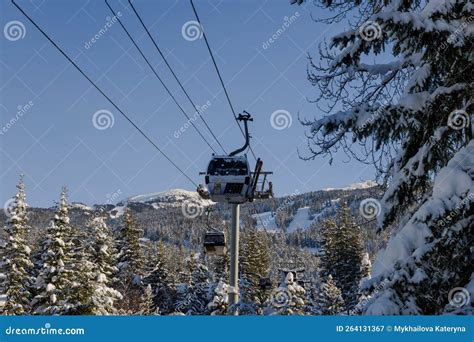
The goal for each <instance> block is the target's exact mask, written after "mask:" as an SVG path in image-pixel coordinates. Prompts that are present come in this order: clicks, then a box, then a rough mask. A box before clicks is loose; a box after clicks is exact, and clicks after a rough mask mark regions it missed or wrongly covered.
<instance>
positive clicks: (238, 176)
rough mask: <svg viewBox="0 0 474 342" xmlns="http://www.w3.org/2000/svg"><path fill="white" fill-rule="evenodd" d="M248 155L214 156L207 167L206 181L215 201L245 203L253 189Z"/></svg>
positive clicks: (211, 197) (211, 196)
mask: <svg viewBox="0 0 474 342" xmlns="http://www.w3.org/2000/svg"><path fill="white" fill-rule="evenodd" d="M251 177H252V175H251V171H250V166H249V163H248V160H247V156H245V155H243V156H214V157H213V158H212V159H211V161H210V162H209V165H208V167H207V172H206V177H205V183H206V186H207V189H208V191H209V195H210V199H211V200H212V201H214V202H226V203H244V202H246V201H247V199H248V196H249V193H250V190H251V184H250V182H251Z"/></svg>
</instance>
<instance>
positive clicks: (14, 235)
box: [2, 176, 33, 315]
mask: <svg viewBox="0 0 474 342" xmlns="http://www.w3.org/2000/svg"><path fill="white" fill-rule="evenodd" d="M17 189H18V192H17V194H16V196H15V200H14V202H13V204H12V205H11V206H10V207H9V216H10V217H9V218H8V220H7V226H6V233H7V238H6V241H5V243H6V244H5V250H4V253H3V260H2V272H4V273H5V275H6V278H5V291H6V303H5V306H4V307H3V312H2V313H3V314H4V315H24V314H28V313H29V312H30V301H31V292H30V286H31V284H32V281H33V279H32V277H31V270H32V268H33V263H32V262H31V258H30V253H31V249H30V247H29V246H28V244H27V242H26V240H25V237H26V235H27V232H28V218H27V212H26V210H27V204H26V194H25V183H24V181H23V176H21V177H20V181H19V183H18V185H17Z"/></svg>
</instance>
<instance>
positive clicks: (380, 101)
mask: <svg viewBox="0 0 474 342" xmlns="http://www.w3.org/2000/svg"><path fill="white" fill-rule="evenodd" d="M320 3H321V4H322V5H324V6H325V7H328V8H329V9H331V10H334V11H336V12H339V14H337V15H336V16H334V17H333V18H332V19H327V20H325V22H329V23H332V22H334V21H339V20H342V19H344V18H345V17H346V16H348V15H350V13H351V10H352V12H356V14H358V16H357V17H353V19H355V20H351V21H350V23H348V24H349V25H350V29H349V30H347V31H346V32H343V33H341V34H338V35H336V36H334V37H333V39H332V41H331V44H330V45H329V46H324V47H323V48H322V49H321V51H320V56H321V59H322V62H321V63H316V62H315V61H314V60H312V59H310V68H309V72H308V77H309V80H310V81H311V82H312V83H313V85H315V86H317V87H318V88H319V91H320V92H319V97H318V98H316V101H315V102H320V100H321V102H323V101H324V102H325V103H329V106H328V108H327V110H326V113H327V114H330V115H327V116H324V117H323V118H319V119H316V120H313V121H306V120H305V121H304V122H303V123H304V124H305V125H306V126H308V127H309V128H310V134H309V143H310V145H311V146H310V155H309V156H307V159H314V158H315V157H317V156H320V155H322V156H325V155H329V156H331V155H332V153H334V152H335V151H337V150H338V149H343V150H344V151H345V152H346V153H349V154H350V155H351V156H353V157H356V158H358V159H359V160H362V161H365V162H368V163H372V164H374V165H375V166H376V167H377V170H378V172H379V175H380V176H381V178H382V179H383V180H384V181H386V182H387V183H388V189H387V190H386V191H385V194H384V196H383V198H382V201H381V203H380V207H381V210H380V211H379V213H378V214H379V215H378V222H379V224H380V227H381V228H382V229H383V228H389V227H390V228H392V229H393V230H392V234H393V237H392V238H391V242H389V245H388V247H387V249H385V250H384V251H382V252H381V253H380V254H379V255H378V257H377V260H376V262H375V264H374V267H373V278H372V281H371V282H370V283H369V284H367V286H371V285H373V284H375V283H376V282H381V281H383V279H384V278H387V277H389V278H390V279H392V280H393V281H392V282H391V284H389V285H387V286H388V287H387V288H386V289H385V291H382V292H381V293H379V294H378V295H377V296H376V297H377V298H375V299H374V300H373V301H372V302H371V304H370V305H369V310H368V312H369V313H372V314H377V313H384V314H402V313H405V314H406V313H420V314H433V313H438V312H441V311H442V310H443V308H444V306H445V305H446V304H448V302H449V299H448V298H449V290H448V289H453V288H456V287H465V286H468V285H469V284H471V281H472V274H473V272H472V269H471V264H472V260H467V259H465V257H463V255H464V256H465V255H468V254H469V252H467V250H466V241H472V235H473V232H472V226H473V225H472V216H473V214H472V202H473V199H472V196H471V194H472V192H473V182H472V168H473V163H472V159H469V158H470V157H469V152H471V151H472V148H471V145H472V139H473V124H472V113H473V109H474V101H472V94H473V92H474V91H473V90H474V82H473V77H474V74H473V73H472V72H466V71H467V70H472V69H473V67H474V63H473V58H472V50H473V40H472V32H473V30H472V25H473V22H472V11H473V5H472V1H465V0H453V1H435V0H432V1H417V0H407V1H378V0H362V1H357V2H354V1H351V0H346V1H337V2H336V1H327V0H320ZM389 49H390V52H391V54H388V53H387V50H389ZM387 59H389V60H388V61H387ZM382 60H383V61H382ZM334 110H336V111H337V112H335V113H334V112H333V111H334ZM360 144H361V145H363V147H365V148H363V149H362V151H366V152H367V153H366V154H364V153H362V154H361V153H358V150H356V149H354V148H351V146H358V145H360ZM463 147H464V148H463ZM461 155H463V156H465V158H467V159H468V161H469V162H470V164H469V163H467V162H466V161H463V160H462V159H461V157H460V156H461ZM446 170H449V173H448V171H446ZM442 173H443V174H444V176H445V177H444V178H441V177H440V175H441V174H442ZM442 179H444V181H443V180H442ZM453 211H456V214H455V215H452V213H453ZM451 216H454V219H453V218H451ZM446 218H451V219H449V220H447V219H446ZM438 221H439V222H444V226H443V227H440V226H439V224H438ZM415 227H416V228H415ZM448 236H449V241H446V239H448ZM397 240H398V242H396V241H397ZM401 241H403V245H401V244H402V243H401ZM447 242H449V243H448V245H449V247H447V246H446V243H447ZM428 246H429V247H428ZM397 248H398V250H397ZM428 256H429V257H430V258H429V259H428ZM435 260H436V261H437V262H436V263H435V264H433V262H434V261H435ZM441 260H449V262H446V263H442V262H440V261H441ZM452 260H459V261H460V262H459V263H454V262H452ZM383 264H384V265H389V266H388V267H385V266H383ZM428 265H431V266H433V267H431V268H430V267H428ZM400 274H404V276H403V277H401V278H400V277H399V276H400ZM439 274H444V275H447V276H446V277H445V278H443V279H439V277H438V276H437V275H439ZM397 277H398V278H397ZM395 279H398V280H397V281H395ZM471 297H472V296H471Z"/></svg>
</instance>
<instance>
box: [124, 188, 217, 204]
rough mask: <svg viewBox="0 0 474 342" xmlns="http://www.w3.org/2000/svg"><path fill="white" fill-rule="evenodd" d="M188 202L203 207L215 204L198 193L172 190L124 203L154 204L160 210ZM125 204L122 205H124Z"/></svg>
mask: <svg viewBox="0 0 474 342" xmlns="http://www.w3.org/2000/svg"><path fill="white" fill-rule="evenodd" d="M186 201H187V202H192V203H193V204H196V205H201V206H203V207H207V206H209V205H212V204H214V202H212V201H210V200H205V199H202V198H201V196H199V194H198V193H197V192H196V191H188V190H183V189H171V190H168V191H161V192H155V193H150V194H144V195H137V196H132V197H129V198H128V199H126V200H125V201H124V202H125V203H146V204H154V205H153V206H154V207H155V208H158V207H163V206H181V204H182V203H183V202H186ZM125 203H122V205H123V204H125ZM119 205H120V203H119Z"/></svg>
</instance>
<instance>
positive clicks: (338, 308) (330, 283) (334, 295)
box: [315, 275, 346, 315]
mask: <svg viewBox="0 0 474 342" xmlns="http://www.w3.org/2000/svg"><path fill="white" fill-rule="evenodd" d="M315 306H316V310H317V312H318V313H319V314H320V315H337V314H340V313H341V312H342V311H344V309H345V307H346V305H345V303H344V299H343V298H342V294H341V290H340V289H339V288H338V287H337V285H336V283H335V282H334V280H333V278H332V275H329V276H328V277H327V279H326V281H325V282H323V283H322V284H321V287H320V289H319V292H318V294H317V297H316V303H315Z"/></svg>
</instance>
